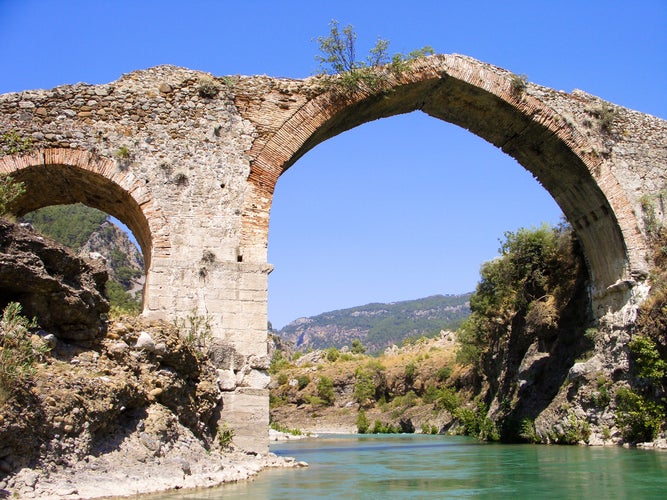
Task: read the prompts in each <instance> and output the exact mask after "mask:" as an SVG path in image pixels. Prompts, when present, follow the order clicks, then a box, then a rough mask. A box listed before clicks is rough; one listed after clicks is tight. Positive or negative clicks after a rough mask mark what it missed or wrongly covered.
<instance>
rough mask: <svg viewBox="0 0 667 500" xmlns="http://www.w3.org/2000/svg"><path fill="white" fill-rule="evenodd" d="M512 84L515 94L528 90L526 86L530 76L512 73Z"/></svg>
mask: <svg viewBox="0 0 667 500" xmlns="http://www.w3.org/2000/svg"><path fill="white" fill-rule="evenodd" d="M510 84H511V87H512V93H513V94H515V95H520V94H522V93H523V92H524V91H525V90H526V86H527V85H528V77H527V76H526V75H517V74H512V76H511V78H510Z"/></svg>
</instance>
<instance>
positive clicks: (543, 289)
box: [457, 224, 582, 371]
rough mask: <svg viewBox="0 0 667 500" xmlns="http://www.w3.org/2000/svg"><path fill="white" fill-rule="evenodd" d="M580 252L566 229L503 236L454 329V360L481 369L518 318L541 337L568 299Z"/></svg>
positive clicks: (543, 228) (554, 324) (553, 324)
mask: <svg viewBox="0 0 667 500" xmlns="http://www.w3.org/2000/svg"><path fill="white" fill-rule="evenodd" d="M581 262H582V261H581V260H580V250H579V249H578V247H577V245H576V240H575V239H574V234H573V232H572V229H571V228H570V227H569V226H566V225H561V226H559V227H556V228H551V227H549V226H547V225H546V224H544V225H542V226H541V227H539V228H533V229H523V228H522V229H519V230H518V231H517V232H506V233H505V240H504V241H502V242H501V247H500V257H498V258H496V259H494V260H492V261H489V262H486V263H484V264H483V265H482V269H481V280H480V282H479V284H478V285H477V289H476V291H475V293H474V294H473V295H472V296H471V297H470V309H471V311H472V314H471V315H470V317H469V318H468V319H467V320H466V321H465V322H464V323H463V325H462V326H461V328H460V329H459V332H458V333H459V335H458V339H459V351H458V353H457V361H459V362H460V363H464V364H470V365H472V366H474V367H475V368H476V369H477V370H478V371H481V366H482V359H483V356H484V355H485V354H486V352H488V349H489V348H490V346H492V345H494V343H495V342H496V341H497V340H498V339H499V338H501V337H502V336H503V335H505V334H506V333H507V332H508V331H509V330H510V328H509V326H510V325H511V323H512V321H513V319H514V318H515V317H517V316H518V315H519V316H521V317H523V318H524V320H525V324H526V327H525V329H526V332H527V333H531V334H534V335H538V336H539V335H541V334H544V333H546V332H549V331H553V330H554V329H555V328H557V326H558V322H559V319H560V312H561V310H562V309H563V308H564V307H565V305H567V304H568V303H569V301H570V300H571V299H572V294H573V290H574V287H575V283H576V280H577V276H578V273H579V269H580V267H579V266H580V265H582V264H581Z"/></svg>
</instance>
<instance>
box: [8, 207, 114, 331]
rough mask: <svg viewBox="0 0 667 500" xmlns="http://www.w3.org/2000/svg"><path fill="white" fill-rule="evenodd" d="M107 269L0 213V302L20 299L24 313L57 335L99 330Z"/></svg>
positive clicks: (106, 306)
mask: <svg viewBox="0 0 667 500" xmlns="http://www.w3.org/2000/svg"><path fill="white" fill-rule="evenodd" d="M106 281H107V271H106V268H105V267H104V265H103V264H102V263H96V262H93V261H87V260H85V259H83V258H81V257H78V256H76V255H74V254H73V253H72V252H71V251H70V250H68V249H67V248H65V247H63V246H62V245H59V244H58V243H56V242H54V241H52V240H49V239H48V238H45V237H43V236H40V235H38V234H37V233H35V232H33V231H31V230H30V229H29V228H28V227H22V226H18V225H15V224H12V223H11V222H8V221H6V220H4V219H0V307H4V306H5V305H6V304H7V303H9V302H12V301H14V302H19V303H21V305H22V306H23V312H24V313H25V315H26V316H28V317H31V318H32V317H36V318H37V322H38V324H39V326H40V327H41V328H43V329H44V330H47V331H49V332H50V333H53V334H54V335H56V336H57V337H59V338H61V339H68V340H90V339H93V338H96V337H99V336H100V335H102V334H103V333H104V327H105V326H104V325H105V323H104V315H105V314H106V313H107V312H108V311H109V303H108V302H107V300H106V298H105V296H104V286H105V284H106Z"/></svg>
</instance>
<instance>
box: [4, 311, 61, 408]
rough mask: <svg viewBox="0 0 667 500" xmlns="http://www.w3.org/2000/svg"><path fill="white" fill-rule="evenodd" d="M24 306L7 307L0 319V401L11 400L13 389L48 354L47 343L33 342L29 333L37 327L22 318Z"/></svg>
mask: <svg viewBox="0 0 667 500" xmlns="http://www.w3.org/2000/svg"><path fill="white" fill-rule="evenodd" d="M21 310H22V307H21V304H19V303H18V302H10V303H9V304H7V306H6V307H5V309H4V310H3V313H2V318H0V402H3V401H6V400H7V399H8V398H9V397H11V395H12V393H13V392H14V390H15V389H16V388H17V386H18V385H20V384H21V383H22V382H23V381H25V380H26V379H28V378H29V377H30V376H31V375H32V374H33V373H34V371H35V364H36V363H37V362H38V361H39V360H40V359H41V357H42V356H43V355H44V354H45V353H47V352H48V351H49V346H48V344H47V343H46V342H44V341H42V340H39V341H36V342H34V343H33V341H32V339H31V333H30V330H32V329H34V328H36V327H37V322H36V320H35V319H33V320H32V321H31V320H29V319H27V318H26V317H24V316H22V315H21Z"/></svg>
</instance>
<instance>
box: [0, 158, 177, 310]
mask: <svg viewBox="0 0 667 500" xmlns="http://www.w3.org/2000/svg"><path fill="white" fill-rule="evenodd" d="M0 173H4V174H8V175H11V176H12V177H13V178H14V179H15V180H16V181H19V182H22V183H24V185H25V193H24V194H23V195H22V196H21V197H20V198H18V199H17V200H15V202H14V203H13V205H12V206H11V207H10V209H11V211H12V213H14V214H15V215H17V216H22V215H25V214H27V213H29V212H32V211H33V210H37V209H39V208H42V207H46V206H50V205H63V204H72V203H83V204H84V205H87V206H90V207H92V208H97V209H99V210H102V211H104V212H106V213H108V214H110V215H112V216H114V217H116V218H117V219H118V220H120V221H121V222H123V223H124V224H126V225H127V226H128V227H129V228H130V230H131V231H132V233H133V234H134V235H135V237H136V239H137V242H138V243H139V246H140V247H141V251H142V254H143V257H144V263H145V267H146V277H147V282H148V280H149V276H150V269H151V263H152V262H153V259H154V258H160V257H162V258H166V257H168V255H169V235H168V234H165V232H164V229H165V228H166V227H167V225H166V224H165V220H164V217H163V216H162V213H161V210H160V208H159V207H158V206H157V204H156V202H155V200H154V199H153V197H152V196H151V193H150V191H148V190H147V189H146V188H145V186H143V185H142V183H141V182H140V181H138V180H137V179H136V178H135V177H134V176H133V175H132V174H131V173H130V172H127V171H123V170H122V169H119V168H118V166H117V163H116V162H115V161H113V160H110V159H108V158H104V157H99V156H96V155H94V154H92V153H90V152H87V151H82V150H77V149H60V148H52V149H43V150H37V151H34V152H32V153H30V154H15V155H11V156H5V157H3V158H1V159H0ZM144 303H146V301H144Z"/></svg>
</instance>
